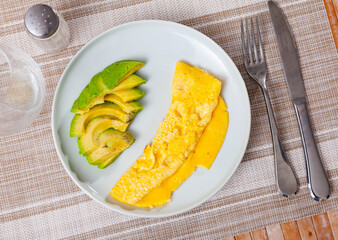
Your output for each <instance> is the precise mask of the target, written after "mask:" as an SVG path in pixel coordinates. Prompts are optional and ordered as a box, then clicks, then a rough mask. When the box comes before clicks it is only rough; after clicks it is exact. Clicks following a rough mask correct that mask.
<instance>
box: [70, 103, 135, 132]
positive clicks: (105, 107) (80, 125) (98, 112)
mask: <svg viewBox="0 0 338 240" xmlns="http://www.w3.org/2000/svg"><path fill="white" fill-rule="evenodd" d="M103 115H106V116H111V117H114V118H116V119H119V120H121V121H122V122H125V123H128V122H129V121H131V120H132V119H133V118H134V117H135V115H136V114H135V113H126V112H124V111H123V110H122V109H121V108H120V107H119V106H118V105H116V104H114V103H110V102H106V103H102V104H99V105H96V106H95V107H93V108H91V109H90V110H89V111H88V112H86V113H84V114H81V115H80V114H75V116H74V117H73V120H72V122H71V124H70V136H71V137H75V136H81V135H83V134H85V129H86V126H87V124H88V122H89V121H90V120H91V119H93V118H94V117H98V116H103Z"/></svg>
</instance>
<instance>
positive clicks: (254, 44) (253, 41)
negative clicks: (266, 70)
mask: <svg viewBox="0 0 338 240" xmlns="http://www.w3.org/2000/svg"><path fill="white" fill-rule="evenodd" d="M250 19H251V37H252V45H253V51H254V55H255V61H256V62H259V60H258V54H257V47H256V37H255V29H254V24H253V21H252V17H251V18H250Z"/></svg>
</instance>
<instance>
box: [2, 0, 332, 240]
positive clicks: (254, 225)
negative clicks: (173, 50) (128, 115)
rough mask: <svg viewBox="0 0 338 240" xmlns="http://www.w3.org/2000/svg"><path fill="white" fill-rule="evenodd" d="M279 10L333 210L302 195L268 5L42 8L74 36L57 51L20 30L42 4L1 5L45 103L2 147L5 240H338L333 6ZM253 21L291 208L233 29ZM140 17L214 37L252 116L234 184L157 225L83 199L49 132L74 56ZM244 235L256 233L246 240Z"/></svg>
mask: <svg viewBox="0 0 338 240" xmlns="http://www.w3.org/2000/svg"><path fill="white" fill-rule="evenodd" d="M276 2H278V4H279V5H280V6H281V7H282V8H283V10H284V13H285V15H286V16H287V18H288V21H289V24H290V27H291V29H292V31H293V34H294V37H295V41H296V44H297V46H298V51H299V56H300V61H301V67H302V72H303V78H304V84H305V87H306V93H307V100H308V103H309V112H310V117H311V120H312V126H313V129H314V133H315V137H316V140H317V143H318V148H319V151H320V154H321V156H322V159H323V163H324V167H325V168H326V170H327V173H328V178H329V181H330V184H331V188H332V195H331V197H330V199H329V200H328V201H324V202H321V203H318V202H315V201H313V200H312V199H311V198H310V197H309V194H308V190H307V184H306V172H305V164H304V156H303V150H302V145H301V142H300V137H299V132H298V127H297V122H296V119H295V114H294V110H293V107H292V104H291V101H290V98H289V95H288V92H287V87H286V83H285V81H284V75H283V71H282V67H281V63H280V59H279V56H278V50H277V45H276V41H275V37H274V33H273V28H272V24H271V20H270V17H269V13H268V9H267V6H266V0H251V1H250V2H248V1H246V0H222V1H220V0H199V1H195V0H173V1H160V0H129V1H128V0H124V1H120V0H111V1H110V0H103V1H100V0H94V1H89V0H74V1H61V0H55V1H51V0H50V1H46V2H45V3H46V4H49V5H51V6H53V7H55V8H56V9H57V10H59V12H60V13H62V14H63V15H64V17H65V19H66V21H67V23H68V24H69V26H70V30H71V33H72V41H71V44H70V45H69V46H68V47H67V48H66V49H65V50H63V51H61V52H58V53H53V54H47V53H45V52H43V51H42V50H40V49H39V48H38V47H36V46H35V45H34V44H32V42H31V41H30V39H29V38H28V36H27V34H26V33H25V31H24V27H23V21H22V18H23V15H24V13H25V11H26V10H27V9H28V8H29V7H30V6H31V5H33V4H34V3H40V2H39V1H37V0H34V1H29V2H28V1H20V0H3V1H1V2H0V41H1V42H4V43H5V44H8V45H12V46H16V47H18V48H20V49H22V50H23V51H25V52H26V53H28V54H30V55H31V56H32V57H33V58H34V59H35V61H36V62H37V63H38V64H39V66H40V68H41V70H42V72H43V74H44V77H45V79H46V99H45V104H44V106H43V108H42V111H41V114H40V115H39V117H38V118H37V120H36V121H35V122H34V123H33V124H32V125H31V126H30V127H29V128H27V129H25V130H24V131H23V132H21V133H18V134H15V135H13V136H8V137H2V138H0V156H1V159H0V160H1V161H0V179H1V181H0V185H1V187H0V239H59V238H60V239H61V238H64V239H75V238H76V239H88V238H116V239H125V238H131V239H146V238H156V239H166V238H177V239H196V238H197V239H221V238H224V237H227V236H236V239H242V238H243V237H249V239H250V238H253V239H264V236H265V238H267V237H269V238H270V239H278V238H277V237H276V238H274V236H275V235H272V234H279V235H280V234H281V233H282V234H283V236H284V238H285V239H297V236H298V235H297V234H299V236H302V237H303V239H306V238H304V236H305V235H303V234H306V233H305V232H303V231H302V229H306V228H309V229H310V230H311V231H310V232H311V233H312V236H313V237H317V238H318V239H325V236H326V235H322V233H323V234H324V233H327V232H329V233H328V234H331V235H328V236H337V230H336V229H337V226H336V225H337V222H338V221H336V220H334V219H337V212H336V211H332V210H334V209H338V194H337V186H338V162H337V159H336V158H337V147H336V146H337V140H338V129H337V126H338V119H337V114H338V104H337V102H338V96H337V92H338V81H337V66H338V57H337V51H336V50H337V49H336V47H335V45H334V42H335V40H336V41H337V32H338V30H337V20H336V19H335V18H334V14H335V13H336V10H334V6H335V5H334V4H335V3H336V2H337V1H336V0H334V1H331V0H325V1H324V2H323V1H319V0H279V1H276ZM324 3H325V5H324ZM327 12H328V14H327ZM255 15H258V17H259V21H260V24H261V31H262V36H263V44H264V48H265V53H266V59H267V65H268V68H269V72H268V88H269V92H270V97H271V99H272V104H273V108H274V111H275V115H276V119H277V122H278V126H279V129H280V130H281V138H282V142H283V144H284V146H285V149H286V154H287V155H288V157H289V159H290V160H291V164H292V167H293V169H294V170H295V172H296V175H297V179H298V181H299V184H300V190H299V192H298V194H297V195H296V196H295V197H294V198H292V199H285V198H283V197H281V196H280V195H279V194H278V193H277V192H276V188H275V184H274V174H273V152H272V144H271V136H270V130H269V127H268V118H267V114H266V111H265V104H264V100H263V97H262V94H261V92H260V89H259V87H258V86H257V84H255V83H254V82H253V81H252V80H251V79H250V78H249V77H248V75H247V73H246V71H245V69H244V66H243V63H242V52H241V47H240V27H239V26H240V20H241V19H243V18H245V17H249V16H255ZM328 16H329V19H330V22H329V21H328ZM142 19H161V20H168V21H175V22H179V23H182V24H185V25H187V26H190V27H193V28H195V29H197V30H199V31H201V32H202V33H204V34H206V35H207V36H209V37H211V38H212V39H213V40H214V41H215V42H216V43H218V44H219V45H220V46H221V47H222V48H223V49H224V50H225V51H226V52H227V53H228V54H229V56H230V57H231V58H232V59H233V61H234V62H235V64H236V65H237V67H238V69H239V71H240V72H241V74H242V76H243V78H244V81H245V84H246V86H247V89H248V93H249V97H250V101H251V107H252V112H251V113H252V130H251V137H250V141H249V145H248V148H247V151H246V154H245V156H244V158H243V161H242V163H241V165H240V166H239V168H238V170H237V171H236V173H235V174H234V176H233V177H232V178H231V179H230V181H229V182H228V183H227V184H226V185H225V186H224V187H223V188H222V189H221V190H220V191H219V192H218V193H217V194H216V195H215V196H213V197H212V198H211V199H209V200H208V201H206V202H205V203H204V204H202V205H201V206H199V207H197V208H195V209H193V210H191V211H188V212H187V213H184V214H180V215H176V216H172V217H167V218H159V219H149V218H135V217H129V216H124V215H121V214H118V213H115V212H113V211H111V210H108V209H106V208H104V207H102V206H101V205H99V204H98V203H96V202H95V201H93V200H92V199H90V198H89V197H88V196H87V195H85V194H84V193H83V192H82V191H81V190H80V189H79V188H78V187H77V186H76V185H75V184H74V183H73V182H72V181H71V179H70V178H69V176H68V175H67V173H66V172H65V170H64V169H63V167H62V165H61V163H60V160H59V159H58V157H57V154H56V152H55V148H54V144H53V140H52V136H51V126H50V117H51V106H52V100H53V97H54V92H55V88H56V86H57V84H58V81H59V78H60V76H61V74H62V72H63V70H64V69H65V67H66V66H67V64H68V63H69V61H70V60H71V59H72V58H73V56H74V55H75V54H76V53H77V52H78V51H79V50H80V49H81V48H82V47H83V46H84V45H85V44H86V43H88V42H89V41H90V40H91V39H93V38H94V37H95V36H97V35H98V34H100V33H102V32H104V31H106V30H108V29H110V28H112V27H114V26H117V25H119V24H122V23H126V22H130V21H136V20H142ZM329 23H331V25H330V24H329ZM332 33H333V34H332ZM332 36H333V37H332ZM84 81H87V80H85V79H84ZM230 114H231V113H230ZM230 124H231V123H230ZM324 212H327V213H326V214H322V213H324ZM318 214H319V215H318ZM316 215H318V216H316ZM304 217H305V219H304V220H299V219H302V218H304ZM332 219H333V220H332ZM290 221H291V222H290ZM324 223H325V224H326V225H325V224H324ZM324 225H325V226H326V227H324ZM257 229H261V230H257ZM292 229H297V230H298V232H297V231H292ZM321 229H322V230H321ZM323 229H324V230H323ZM329 229H330V231H331V232H330V231H329ZM250 231H253V232H251V233H247V234H245V232H250ZM243 233H244V234H243ZM265 233H266V234H265ZM289 233H290V234H291V235H290V234H289ZM239 234H243V235H239ZM288 234H289V235H288ZM292 234H296V235H292ZM307 234H308V235H309V232H307ZM260 236H261V238H259V237H260ZM276 236H277V235H276ZM280 236H281V235H280ZM295 236H296V237H295ZM322 236H324V237H322ZM244 239H245V238H244ZM281 239H282V238H281ZM313 239H314V238H313Z"/></svg>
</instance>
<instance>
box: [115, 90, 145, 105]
mask: <svg viewBox="0 0 338 240" xmlns="http://www.w3.org/2000/svg"><path fill="white" fill-rule="evenodd" d="M112 94H114V95H117V96H118V97H120V98H121V99H122V101H123V102H130V101H134V100H137V99H140V98H143V96H144V92H142V91H141V90H140V89H137V88H129V89H123V90H117V91H113V92H112Z"/></svg>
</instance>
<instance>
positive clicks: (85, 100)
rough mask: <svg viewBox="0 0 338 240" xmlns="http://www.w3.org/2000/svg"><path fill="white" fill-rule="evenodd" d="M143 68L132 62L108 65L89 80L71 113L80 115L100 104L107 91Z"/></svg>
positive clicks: (140, 64) (142, 64) (140, 63)
mask: <svg viewBox="0 0 338 240" xmlns="http://www.w3.org/2000/svg"><path fill="white" fill-rule="evenodd" d="M143 66H144V63H143V62H139V61H132V60H124V61H118V62H115V63H113V64H111V65H109V66H108V67H106V68H105V69H104V70H103V71H102V72H100V73H98V74H96V75H95V76H94V77H93V78H92V79H91V81H90V83H89V84H88V85H87V86H86V87H85V89H83V91H82V92H81V94H80V96H79V98H78V99H77V100H78V103H76V104H75V102H76V100H75V102H74V104H73V106H72V109H71V112H74V113H79V114H82V113H84V112H86V111H89V109H90V108H91V107H93V106H94V105H95V104H96V103H97V102H102V99H103V98H104V95H105V94H106V93H107V92H108V91H109V90H112V89H113V88H114V87H116V86H117V85H118V84H119V83H120V82H122V81H123V80H125V79H126V78H127V77H129V76H130V75H131V74H133V73H134V72H136V71H137V70H138V69H140V68H141V67H143ZM80 97H81V98H80ZM97 98H98V99H97ZM80 99H81V101H80Z"/></svg>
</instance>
